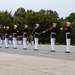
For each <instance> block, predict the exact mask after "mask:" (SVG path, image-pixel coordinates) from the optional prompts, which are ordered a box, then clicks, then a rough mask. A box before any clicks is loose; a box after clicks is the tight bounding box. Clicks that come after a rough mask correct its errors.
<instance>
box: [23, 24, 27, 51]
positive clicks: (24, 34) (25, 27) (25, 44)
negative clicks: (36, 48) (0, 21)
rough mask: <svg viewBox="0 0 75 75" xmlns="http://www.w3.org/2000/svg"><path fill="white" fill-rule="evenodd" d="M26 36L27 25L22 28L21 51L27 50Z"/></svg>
mask: <svg viewBox="0 0 75 75" xmlns="http://www.w3.org/2000/svg"><path fill="white" fill-rule="evenodd" d="M27 34H28V25H25V26H24V29H23V50H27V36H28V35H27Z"/></svg>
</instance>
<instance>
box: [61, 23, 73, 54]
mask: <svg viewBox="0 0 75 75" xmlns="http://www.w3.org/2000/svg"><path fill="white" fill-rule="evenodd" d="M70 24H71V23H70V22H67V25H66V27H65V28H62V29H61V30H63V31H64V32H65V34H66V44H67V50H66V51H65V53H70V43H71V30H72V28H71V26H70Z"/></svg>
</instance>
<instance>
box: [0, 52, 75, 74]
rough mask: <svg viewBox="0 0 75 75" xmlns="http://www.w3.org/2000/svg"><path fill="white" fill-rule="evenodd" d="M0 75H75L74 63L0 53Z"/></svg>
mask: <svg viewBox="0 0 75 75" xmlns="http://www.w3.org/2000/svg"><path fill="white" fill-rule="evenodd" d="M0 75H75V61H69V60H61V59H55V58H45V57H37V56H27V55H19V54H9V53H0Z"/></svg>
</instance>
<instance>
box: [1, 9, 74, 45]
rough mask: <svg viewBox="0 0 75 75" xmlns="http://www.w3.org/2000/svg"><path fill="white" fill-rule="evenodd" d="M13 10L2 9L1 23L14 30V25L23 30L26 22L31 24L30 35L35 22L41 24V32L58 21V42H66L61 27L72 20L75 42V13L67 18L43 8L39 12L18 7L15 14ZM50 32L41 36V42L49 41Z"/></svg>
mask: <svg viewBox="0 0 75 75" xmlns="http://www.w3.org/2000/svg"><path fill="white" fill-rule="evenodd" d="M11 13H12V12H8V11H0V25H2V26H9V27H10V30H11V32H12V30H13V25H14V24H16V25H18V29H19V30H22V29H23V27H24V25H25V24H28V26H29V35H30V34H31V33H32V31H33V29H34V27H35V24H36V23H39V24H40V29H41V32H42V31H43V30H45V29H47V28H50V27H51V26H52V23H53V22H56V23H57V28H58V32H57V38H56V43H59V44H65V34H64V33H63V32H62V31H61V30H60V28H61V27H65V26H66V22H67V21H70V22H71V26H72V44H75V13H71V14H70V15H69V16H68V17H66V18H65V19H63V18H59V15H58V13H57V12H56V11H52V10H44V9H41V10H40V11H38V12H35V11H33V10H27V11H26V10H25V9H24V8H18V9H17V10H16V11H15V13H14V15H13V16H12V14H11ZM49 42H50V33H46V34H43V35H41V36H40V43H49Z"/></svg>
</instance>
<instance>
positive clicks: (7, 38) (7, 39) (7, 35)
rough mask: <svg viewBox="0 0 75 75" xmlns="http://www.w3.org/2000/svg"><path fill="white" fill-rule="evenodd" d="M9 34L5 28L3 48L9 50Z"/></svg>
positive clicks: (7, 28)
mask: <svg viewBox="0 0 75 75" xmlns="http://www.w3.org/2000/svg"><path fill="white" fill-rule="evenodd" d="M9 34H10V30H9V27H8V26H7V27H6V28H5V48H9Z"/></svg>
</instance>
